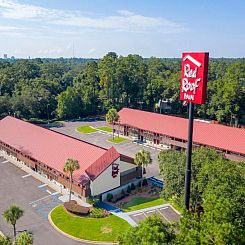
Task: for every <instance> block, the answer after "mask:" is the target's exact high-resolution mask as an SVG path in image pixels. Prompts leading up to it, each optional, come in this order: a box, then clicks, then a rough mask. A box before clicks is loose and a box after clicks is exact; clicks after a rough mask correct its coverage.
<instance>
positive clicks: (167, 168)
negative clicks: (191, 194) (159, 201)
mask: <svg viewBox="0 0 245 245" xmlns="http://www.w3.org/2000/svg"><path fill="white" fill-rule="evenodd" d="M185 162H186V156H185V154H183V153H182V152H178V151H174V150H168V151H161V152H160V154H159V155H158V163H159V168H160V173H161V176H162V178H163V181H164V186H163V191H162V195H163V198H164V199H167V200H170V199H172V200H174V201H175V202H176V203H177V204H178V205H181V201H182V196H183V192H184V183H185Z"/></svg>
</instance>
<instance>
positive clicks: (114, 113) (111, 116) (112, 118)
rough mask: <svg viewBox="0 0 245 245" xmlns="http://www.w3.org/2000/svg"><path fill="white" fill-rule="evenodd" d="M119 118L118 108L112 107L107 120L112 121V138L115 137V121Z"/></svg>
mask: <svg viewBox="0 0 245 245" xmlns="http://www.w3.org/2000/svg"><path fill="white" fill-rule="evenodd" d="M118 120H119V115H118V113H117V110H116V109H114V108H111V109H110V110H109V111H108V112H107V114H106V122H107V123H112V138H113V139H114V125H115V122H117V121H118Z"/></svg>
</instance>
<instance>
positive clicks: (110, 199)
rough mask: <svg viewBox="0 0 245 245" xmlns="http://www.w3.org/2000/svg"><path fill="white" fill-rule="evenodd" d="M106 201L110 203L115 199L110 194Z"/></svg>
mask: <svg viewBox="0 0 245 245" xmlns="http://www.w3.org/2000/svg"><path fill="white" fill-rule="evenodd" d="M106 199H107V201H108V202H111V201H112V199H113V194H111V193H108V194H107V196H106Z"/></svg>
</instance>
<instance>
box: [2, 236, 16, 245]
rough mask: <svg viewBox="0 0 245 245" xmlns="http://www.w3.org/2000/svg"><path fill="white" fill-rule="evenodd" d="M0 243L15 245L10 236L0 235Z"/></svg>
mask: <svg viewBox="0 0 245 245" xmlns="http://www.w3.org/2000/svg"><path fill="white" fill-rule="evenodd" d="M0 244H1V245H13V242H12V241H11V239H10V238H9V237H3V238H2V237H0Z"/></svg>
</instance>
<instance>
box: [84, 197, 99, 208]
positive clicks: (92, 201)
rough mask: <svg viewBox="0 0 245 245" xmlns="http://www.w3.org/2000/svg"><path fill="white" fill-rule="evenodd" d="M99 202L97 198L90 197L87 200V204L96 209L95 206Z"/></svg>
mask: <svg viewBox="0 0 245 245" xmlns="http://www.w3.org/2000/svg"><path fill="white" fill-rule="evenodd" d="M99 201H100V200H99V198H95V197H91V196H90V197H89V198H88V199H87V203H89V204H91V205H93V206H94V207H96V205H97V203H98V202H99Z"/></svg>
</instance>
